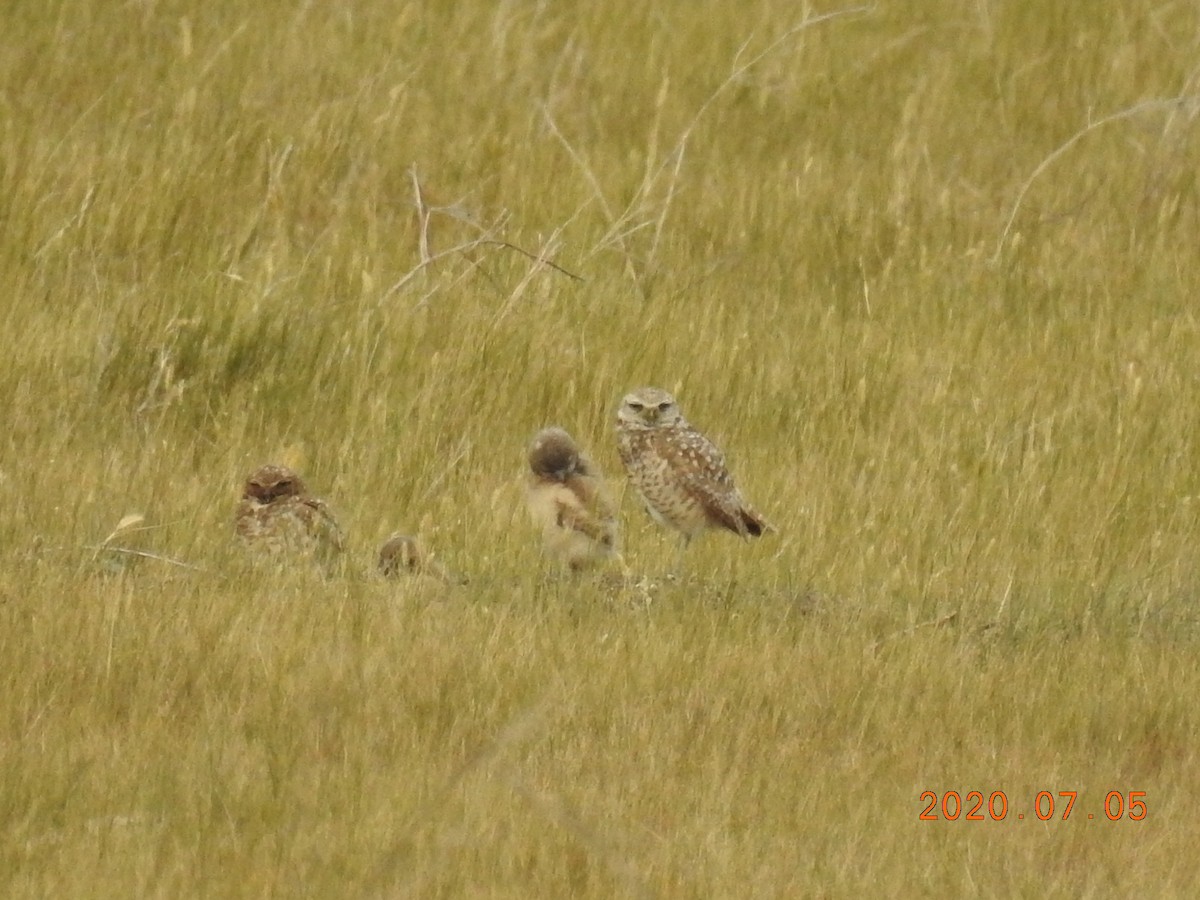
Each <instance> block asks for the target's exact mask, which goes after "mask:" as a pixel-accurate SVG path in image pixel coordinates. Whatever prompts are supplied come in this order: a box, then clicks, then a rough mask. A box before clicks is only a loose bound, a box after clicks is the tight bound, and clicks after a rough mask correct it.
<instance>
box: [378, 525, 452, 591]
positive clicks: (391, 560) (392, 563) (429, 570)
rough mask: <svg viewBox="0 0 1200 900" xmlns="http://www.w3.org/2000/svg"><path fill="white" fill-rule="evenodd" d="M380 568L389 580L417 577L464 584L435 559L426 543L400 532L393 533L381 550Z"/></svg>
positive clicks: (381, 572)
mask: <svg viewBox="0 0 1200 900" xmlns="http://www.w3.org/2000/svg"><path fill="white" fill-rule="evenodd" d="M378 567H379V572H380V574H381V575H384V576H385V577H387V578H399V577H403V576H408V575H417V576H427V577H429V578H432V579H434V580H436V581H444V582H446V583H447V584H462V583H463V579H462V578H461V577H460V576H457V575H451V574H450V573H449V572H448V571H446V569H445V568H443V567H442V565H441V564H440V563H438V562H437V561H436V560H435V559H434V558H433V554H432V553H430V552H429V551H428V550H427V549H425V545H424V543H422V542H421V541H420V540H418V539H417V538H416V537H414V536H413V535H411V534H404V533H403V532H400V531H396V532H393V533H392V535H391V536H390V537H388V539H387V540H386V541H384V542H383V545H382V546H381V547H380V548H379V559H378Z"/></svg>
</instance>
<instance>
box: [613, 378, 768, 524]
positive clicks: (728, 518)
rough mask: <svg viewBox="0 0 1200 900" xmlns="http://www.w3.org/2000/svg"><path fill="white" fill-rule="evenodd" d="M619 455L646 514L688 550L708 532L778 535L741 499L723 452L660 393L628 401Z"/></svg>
mask: <svg viewBox="0 0 1200 900" xmlns="http://www.w3.org/2000/svg"><path fill="white" fill-rule="evenodd" d="M617 449H618V451H619V452H620V454H621V462H622V463H623V464H624V465H625V471H626V473H628V475H629V480H630V482H632V483H633V486H634V487H635V488H637V492H638V493H639V494H640V495H641V497H642V503H643V504H645V507H646V511H647V512H648V513H650V515H651V517H652V518H653V519H654V520H655V521H656V522H658V523H659V524H660V525H665V526H667V527H668V528H673V529H675V530H676V531H678V532H679V533H680V534H682V535H683V539H684V543H685V544H686V543H687V542H688V541H690V540H691V539H692V538H693V537H695V536H696V535H697V534H699V533H700V532H701V531H704V530H705V529H708V528H725V529H728V530H729V531H732V532H734V533H735V534H738V535H741V536H742V537H743V538H749V537H758V536H760V535H761V534H762V533H763V532H765V531H773V530H774V529H773V528H772V527H771V526H770V525H769V524H768V523H767V521H766V520H765V519H764V518H763V517H762V516H761V515H760V514H759V513H758V512H757V511H756V510H755V509H754V508H753V507H752V506H750V504H749V503H747V502H746V501H745V499H744V498H743V497H742V495H741V492H739V491H738V489H737V487H736V486H735V485H734V483H733V477H732V476H731V475H730V474H729V470H728V469H726V468H725V457H724V456H723V455H722V454H721V451H720V450H718V449H717V447H716V446H715V445H714V444H713V443H712V442H711V441H710V440H709V439H708V438H706V437H705V436H704V435H702V434H701V433H700V432H699V431H697V430H696V429H695V428H693V427H692V426H691V425H690V424H688V422H687V420H686V419H684V417H683V414H682V413H681V412H680V411H679V405H678V404H677V403H676V402H675V398H674V397H672V396H671V395H670V394H668V393H667V392H666V391H664V390H662V389H661V388H654V387H645V388H638V389H637V390H635V391H631V392H630V393H628V394H626V395H625V398H624V399H623V400H622V401H621V407H620V409H619V410H618V411H617Z"/></svg>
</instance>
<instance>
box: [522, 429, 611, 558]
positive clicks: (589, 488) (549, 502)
mask: <svg viewBox="0 0 1200 900" xmlns="http://www.w3.org/2000/svg"><path fill="white" fill-rule="evenodd" d="M525 500H526V504H527V505H528V507H529V514H530V516H531V517H532V518H533V521H534V523H535V524H536V525H537V526H538V527H539V528H541V530H542V543H543V546H544V548H545V550H546V553H547V555H549V556H552V557H554V558H555V559H558V560H560V561H562V562H564V563H566V564H567V565H569V566H570V567H571V568H572V569H582V568H584V567H585V566H587V565H589V564H590V563H594V562H599V561H601V560H604V559H607V558H609V557H611V556H613V555H614V554H615V553H616V543H617V510H616V506H615V505H614V503H613V501H612V498H611V497H610V496H609V493H608V490H607V489H606V488H605V486H604V479H603V478H602V476H601V475H600V473H599V471H597V469H596V467H595V466H594V465H592V462H591V460H589V459H588V458H587V457H586V456H584V455H583V454H582V453H581V452H580V450H579V447H578V446H577V445H576V444H575V441H574V440H573V439H572V438H571V435H569V434H567V432H565V431H564V430H563V429H561V428H543V429H542V430H541V431H539V432H538V433H537V434H536V435H534V437H533V441H532V442H531V443H530V445H529V477H528V480H527V483H526V489H525Z"/></svg>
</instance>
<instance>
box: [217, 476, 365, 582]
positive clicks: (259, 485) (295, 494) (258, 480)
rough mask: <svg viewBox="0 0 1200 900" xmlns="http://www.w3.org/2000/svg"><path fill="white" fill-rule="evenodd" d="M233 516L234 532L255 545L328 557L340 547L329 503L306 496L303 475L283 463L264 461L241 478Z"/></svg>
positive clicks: (338, 552)
mask: <svg viewBox="0 0 1200 900" xmlns="http://www.w3.org/2000/svg"><path fill="white" fill-rule="evenodd" d="M234 522H235V527H236V529H237V535H238V537H239V538H241V540H242V541H243V542H245V544H246V545H247V546H248V547H250V548H252V549H254V550H256V551H265V552H266V553H269V554H273V555H278V554H290V553H301V554H307V555H310V556H314V557H316V558H317V559H319V560H321V561H323V562H332V561H333V560H335V559H336V558H338V557H339V556H340V555H341V553H342V551H343V550H344V549H345V536H344V535H343V534H342V529H341V528H339V527H338V524H337V520H336V519H335V518H334V517H333V513H332V512H330V511H329V507H328V506H326V504H325V502H324V501H323V500H318V499H317V498H316V497H310V496H309V494H308V488H307V487H306V486H305V484H304V481H303V480H302V479H301V478H300V476H299V475H297V474H296V473H295V472H293V471H292V470H291V469H289V468H287V467H286V466H263V467H262V468H260V469H259V470H258V471H256V472H255V473H254V474H253V475H251V476H250V477H249V478H248V479H246V485H245V487H244V488H243V489H242V500H241V502H240V503H239V504H238V508H237V515H236V517H235V520H234Z"/></svg>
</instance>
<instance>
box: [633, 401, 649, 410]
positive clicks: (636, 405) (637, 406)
mask: <svg viewBox="0 0 1200 900" xmlns="http://www.w3.org/2000/svg"><path fill="white" fill-rule="evenodd" d="M629 408H630V409H632V410H633V411H634V412H641V411H642V410H643V409H645V408H646V405H645V404H644V403H638V402H637V401H636V400H630V401H629Z"/></svg>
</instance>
